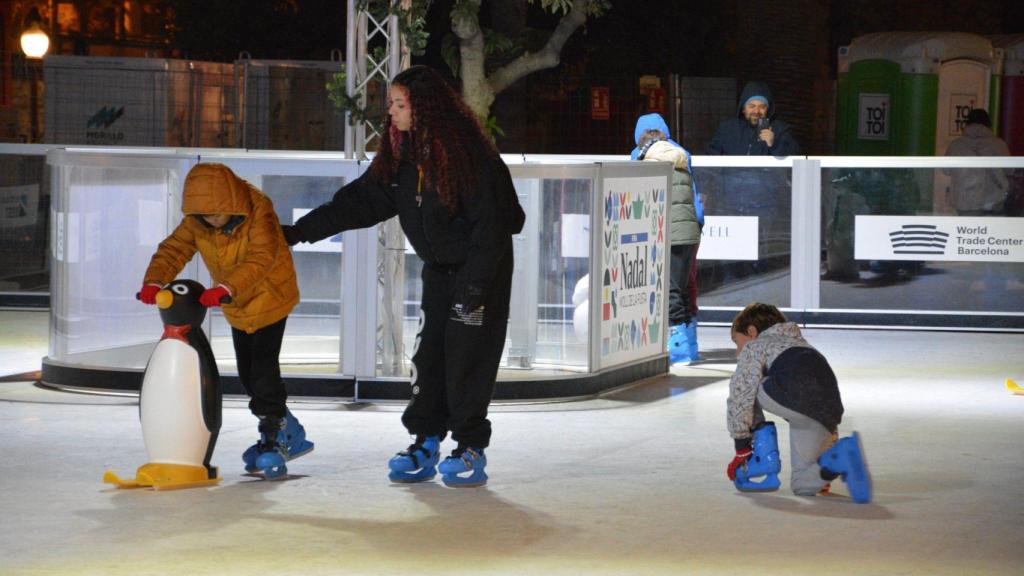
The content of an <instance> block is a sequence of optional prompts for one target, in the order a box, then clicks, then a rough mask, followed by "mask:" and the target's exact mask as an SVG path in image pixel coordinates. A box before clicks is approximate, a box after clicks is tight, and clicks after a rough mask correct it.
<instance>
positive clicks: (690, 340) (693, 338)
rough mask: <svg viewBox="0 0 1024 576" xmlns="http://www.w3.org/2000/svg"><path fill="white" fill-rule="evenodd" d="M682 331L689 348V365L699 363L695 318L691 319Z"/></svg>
mask: <svg viewBox="0 0 1024 576" xmlns="http://www.w3.org/2000/svg"><path fill="white" fill-rule="evenodd" d="M683 329H684V330H686V343H687V344H689V346H690V354H689V356H690V363H693V362H700V351H699V350H698V348H697V317H696V316H694V317H693V318H691V319H690V322H689V323H688V324H686V326H685V327H684V328H683Z"/></svg>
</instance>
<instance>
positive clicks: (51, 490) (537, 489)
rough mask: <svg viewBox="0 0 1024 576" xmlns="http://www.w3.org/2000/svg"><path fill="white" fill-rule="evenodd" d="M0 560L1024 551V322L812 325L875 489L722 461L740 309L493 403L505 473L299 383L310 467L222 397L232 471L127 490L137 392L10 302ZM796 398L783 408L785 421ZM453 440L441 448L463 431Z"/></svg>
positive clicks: (285, 565)
mask: <svg viewBox="0 0 1024 576" xmlns="http://www.w3.org/2000/svg"><path fill="white" fill-rule="evenodd" d="M0 325H2V326H3V329H2V330H0V375H8V376H7V377H6V378H4V379H3V380H2V381H0V438H3V440H4V450H3V454H4V460H5V465H4V467H3V468H4V469H3V472H2V473H0V490H2V492H0V493H2V499H0V518H2V522H0V574H3V575H5V576H7V575H22V574H25V575H34V574H75V575H100V574H102V575H111V576H113V575H133V576H138V575H146V574H190V575H207V574H209V575H225V574H245V575H256V574H261V575H277V574H300V575H311V576H312V575H321V574H323V575H335V574H339V575H341V574H345V575H347V574H396V575H397V574H416V575H417V576H422V575H431V574H480V575H491V574H509V575H519V574H539V575H541V574H551V575H555V574H557V575H562V574H564V575H570V574H571V575H579V574H586V575H629V574H651V575H654V574H657V575H665V574H709V575H725V574H735V575H743V576H749V575H752V574H787V575H815V576H818V575H821V574H830V575H836V574H850V575H874V574H877V575H897V574H898V575H917V574H920V575H929V576H931V575H944V574H950V575H952V574H957V575H961V574H967V575H987V574H1007V575H1010V574H1012V575H1020V574H1022V573H1024V446H1022V442H1024V396H1014V395H1012V394H1011V393H1010V392H1008V391H1007V390H1006V388H1005V387H1004V380H1005V379H1006V378H1014V379H1016V380H1017V381H1018V382H1024V335H1020V334H998V333H953V332H921V331H883V330H840V329H807V330H805V336H807V338H808V340H810V342H811V343H812V344H814V345H816V346H817V347H818V349H819V350H821V351H822V352H823V353H824V354H825V356H826V357H827V358H829V360H830V361H831V362H832V364H833V367H834V369H835V371H836V373H837V375H838V377H839V382H840V389H841V392H842V396H843V401H844V404H845V407H846V415H845V417H844V419H843V424H842V426H841V429H840V432H841V433H848V432H850V431H852V430H858V431H860V432H861V434H862V436H863V440H864V447H865V451H866V453H867V458H868V463H869V466H870V469H871V472H872V475H873V478H874V485H875V501H874V502H873V503H872V504H868V505H857V504H854V503H852V502H851V501H850V500H849V499H848V498H847V497H846V490H845V487H844V486H843V485H842V483H841V482H837V484H836V485H835V488H834V494H833V495H832V496H829V497H815V498H802V497H797V496H794V495H792V493H791V492H789V478H788V470H789V465H788V444H787V441H788V429H787V426H786V425H785V422H779V435H780V449H781V452H782V459H783V463H784V464H783V486H782V490H781V491H779V492H776V493H771V494H741V493H738V492H736V491H735V490H734V489H733V487H732V485H731V484H730V483H729V482H728V480H727V479H726V477H725V467H726V464H727V463H728V462H729V460H730V459H731V458H732V454H733V450H732V442H731V440H730V439H729V437H728V435H727V433H726V432H725V399H726V395H727V393H728V378H729V375H730V374H731V371H732V369H733V368H734V362H735V358H734V354H733V350H732V348H731V342H730V341H729V337H728V331H727V329H726V328H719V327H703V326H702V327H701V331H700V341H701V348H702V351H703V354H704V356H705V357H706V361H704V362H703V363H701V364H698V365H696V366H692V367H676V368H673V369H672V373H671V374H669V375H666V376H664V377H659V378H655V379H652V380H649V381H647V382H644V383H641V384H639V385H636V386H633V387H631V388H628V389H625V390H620V391H616V392H613V393H610V394H606V395H604V396H602V397H600V398H596V399H592V400H586V401H578V402H565V403H545V404H520V405H495V406H493V407H492V412H491V416H492V421H493V423H494V431H495V433H494V437H493V439H492V445H491V448H490V449H488V451H487V456H488V461H489V465H488V468H487V471H488V473H489V474H490V477H491V480H490V483H489V484H488V485H487V486H486V487H484V488H477V489H457V490H456V489H449V488H446V487H444V486H443V485H442V484H441V483H440V482H439V481H434V482H428V483H425V484H418V485H411V486H399V485H393V484H390V483H389V482H388V481H387V470H386V462H387V460H388V458H390V456H391V455H392V454H393V453H394V452H396V451H397V450H399V449H402V448H404V447H405V446H406V445H407V444H408V443H409V438H408V436H406V434H405V432H404V430H403V429H402V427H401V424H400V422H399V416H400V413H401V409H402V407H401V406H400V405H381V404H346V403H340V402H325V401H322V400H320V401H316V402H310V401H302V400H298V399H297V400H296V401H294V402H292V403H291V405H290V407H291V409H292V411H293V412H294V413H295V414H296V416H298V418H299V419H300V420H301V421H302V423H303V424H304V425H305V427H306V430H307V433H308V436H309V438H310V439H311V440H313V441H314V442H315V443H316V450H315V451H314V452H312V453H311V454H309V455H307V456H305V457H303V458H301V459H299V460H295V461H293V462H291V463H290V466H289V469H290V472H291V474H292V477H291V478H290V479H289V480H287V481H283V482H274V483H271V482H265V481H262V480H256V479H253V478H249V477H246V476H242V475H241V473H242V472H243V470H242V462H241V458H240V455H241V453H242V451H243V450H244V449H245V448H246V447H247V446H248V445H249V444H250V443H252V442H253V441H254V440H255V437H256V423H255V418H253V417H252V416H251V415H250V414H249V412H248V410H247V408H246V404H245V402H244V401H243V400H241V399H238V398H232V399H228V400H227V401H226V402H225V410H224V424H223V427H222V429H221V433H220V440H219V442H218V444H217V449H216V452H215V454H214V464H216V465H218V466H220V469H221V475H222V477H223V481H222V482H221V483H220V485H218V486H216V487H213V488H198V489H189V490H180V491H169V492H153V491H148V490H136V491H125V490H116V489H113V488H111V487H108V486H107V485H104V484H102V482H101V478H102V476H103V472H104V471H105V470H114V471H115V472H117V473H118V474H120V475H122V476H133V475H134V471H135V469H136V468H137V467H138V466H140V465H142V464H144V463H145V458H146V456H145V451H144V448H143V444H142V438H141V432H140V426H139V422H138V405H137V402H136V400H135V399H134V398H124V397H122V398H118V397H109V396H94V395H81V394H70V393H65V392H55V391H51V390H45V389H42V388H39V387H37V386H35V385H34V384H33V383H32V382H31V380H30V378H28V377H26V376H22V377H17V376H15V377H12V376H9V375H11V374H18V373H21V372H25V371H28V370H35V369H38V366H39V358H40V357H41V356H42V355H44V354H45V353H46V330H47V329H48V328H47V322H46V313H45V312H0ZM776 420H778V419H776ZM452 447H453V446H452V445H451V442H450V441H449V442H446V443H445V445H444V448H445V449H451V448H452Z"/></svg>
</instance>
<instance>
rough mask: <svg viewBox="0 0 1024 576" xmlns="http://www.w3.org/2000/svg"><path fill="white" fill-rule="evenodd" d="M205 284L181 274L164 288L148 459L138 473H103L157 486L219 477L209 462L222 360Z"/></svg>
mask: <svg viewBox="0 0 1024 576" xmlns="http://www.w3.org/2000/svg"><path fill="white" fill-rule="evenodd" d="M202 293H203V286H202V285H201V284H199V283H198V282H195V281H193V280H175V281H174V282H171V283H170V284H167V285H166V286H164V287H163V288H162V289H161V290H160V291H159V292H158V293H157V297H156V298H157V306H158V307H159V309H160V318H161V320H163V323H164V333H163V336H162V337H161V339H160V342H159V343H158V344H157V346H156V348H155V349H154V350H153V354H152V355H151V356H150V358H149V362H148V363H147V365H146V372H145V375H144V376H143V379H142V389H141V391H140V392H139V420H140V422H141V424H142V438H143V441H144V443H145V446H146V455H147V457H148V462H147V463H146V464H145V465H143V466H141V467H139V469H138V470H137V471H136V473H135V478H134V479H133V480H129V479H122V478H120V477H119V476H118V475H117V474H115V473H114V472H112V471H107V472H106V473H105V474H104V475H103V481H104V482H106V483H108V484H114V485H116V486H117V487H118V488H139V487H152V488H153V489H154V490H169V489H174V488H191V487H196V486H209V485H212V484H216V483H218V482H220V477H218V475H217V468H216V467H215V466H211V465H210V458H211V456H212V455H213V448H214V446H215V445H216V443H217V435H218V433H219V432H220V425H221V390H220V375H219V373H218V371H217V363H216V362H215V361H214V358H213V351H212V350H211V349H210V343H209V341H208V340H207V339H206V335H205V334H204V333H203V330H202V328H201V325H202V323H203V319H204V318H206V308H205V307H204V306H203V305H202V304H200V303H199V296H200V295H201V294H202Z"/></svg>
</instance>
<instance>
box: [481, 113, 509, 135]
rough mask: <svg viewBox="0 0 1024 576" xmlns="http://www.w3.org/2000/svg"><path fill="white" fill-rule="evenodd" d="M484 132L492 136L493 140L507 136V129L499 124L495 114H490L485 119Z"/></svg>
mask: <svg viewBox="0 0 1024 576" xmlns="http://www.w3.org/2000/svg"><path fill="white" fill-rule="evenodd" d="M483 128H484V132H486V133H487V135H488V136H490V137H491V140H496V139H498V138H504V137H505V131H504V130H502V129H501V126H498V118H497V117H495V116H488V117H487V118H486V119H485V120H484V121H483Z"/></svg>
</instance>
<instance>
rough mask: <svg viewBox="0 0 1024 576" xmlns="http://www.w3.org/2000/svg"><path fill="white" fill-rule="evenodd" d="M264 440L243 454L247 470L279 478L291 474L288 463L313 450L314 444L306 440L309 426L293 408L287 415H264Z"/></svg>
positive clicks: (287, 411)
mask: <svg viewBox="0 0 1024 576" xmlns="http://www.w3.org/2000/svg"><path fill="white" fill-rule="evenodd" d="M259 430H260V439H259V441H257V442H256V443H255V444H253V445H252V446H250V447H249V448H248V449H247V450H246V451H245V453H243V454H242V461H243V462H245V471H246V472H248V473H250V474H260V473H262V474H263V476H264V477H265V478H266V479H267V480H279V479H282V478H284V477H285V476H287V475H288V467H287V466H286V465H285V462H287V461H289V460H294V459H296V458H298V457H299V456H303V455H305V454H308V453H309V452H312V451H313V443H312V442H310V441H309V440H306V429H305V428H304V427H303V426H302V424H300V423H299V420H298V419H297V418H296V417H295V416H294V415H292V413H291V411H290V410H286V411H285V415H284V418H281V419H275V418H269V417H261V418H260V424H259Z"/></svg>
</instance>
